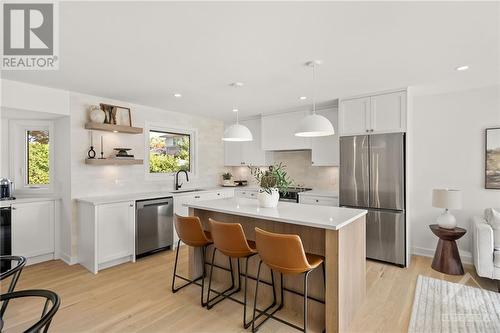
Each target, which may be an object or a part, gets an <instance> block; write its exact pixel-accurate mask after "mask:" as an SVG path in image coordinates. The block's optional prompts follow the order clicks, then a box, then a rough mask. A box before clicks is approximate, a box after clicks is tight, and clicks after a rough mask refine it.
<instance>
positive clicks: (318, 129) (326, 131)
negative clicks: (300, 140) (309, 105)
mask: <svg viewBox="0 0 500 333" xmlns="http://www.w3.org/2000/svg"><path fill="white" fill-rule="evenodd" d="M334 134H335V130H334V129H333V125H332V123H331V122H330V120H328V119H327V118H326V117H323V116H321V115H319V114H316V113H313V114H310V115H308V116H305V117H304V118H302V119H301V120H300V123H299V126H298V127H297V130H296V131H295V136H302V137H317V136H328V135H334Z"/></svg>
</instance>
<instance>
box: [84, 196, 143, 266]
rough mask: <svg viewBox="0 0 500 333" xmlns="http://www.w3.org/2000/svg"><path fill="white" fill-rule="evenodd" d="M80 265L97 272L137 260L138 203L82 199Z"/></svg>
mask: <svg viewBox="0 0 500 333" xmlns="http://www.w3.org/2000/svg"><path fill="white" fill-rule="evenodd" d="M78 215H79V221H78V222H79V242H78V244H79V247H78V259H79V261H80V264H81V265H83V266H84V267H85V268H87V269H88V270H89V271H91V272H93V273H94V274H96V273H97V272H98V271H99V270H101V269H104V268H108V267H111V266H114V265H117V264H121V263H123V262H126V261H135V202H134V201H125V202H116V203H108V204H100V205H92V204H89V203H85V202H80V203H79V207H78Z"/></svg>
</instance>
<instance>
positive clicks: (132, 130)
mask: <svg viewBox="0 0 500 333" xmlns="http://www.w3.org/2000/svg"><path fill="white" fill-rule="evenodd" d="M85 128H86V129H89V130H97V131H107V132H118V133H129V134H141V133H142V128H141V127H132V126H123V125H112V124H100V123H86V124H85Z"/></svg>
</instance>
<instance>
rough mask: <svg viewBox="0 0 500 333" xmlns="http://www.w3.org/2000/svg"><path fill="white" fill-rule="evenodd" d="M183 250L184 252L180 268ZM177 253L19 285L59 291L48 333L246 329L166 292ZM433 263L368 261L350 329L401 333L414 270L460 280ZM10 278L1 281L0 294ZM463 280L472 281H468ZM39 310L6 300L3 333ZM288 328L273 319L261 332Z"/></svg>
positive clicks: (231, 314)
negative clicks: (364, 284)
mask: <svg viewBox="0 0 500 333" xmlns="http://www.w3.org/2000/svg"><path fill="white" fill-rule="evenodd" d="M186 250H187V249H186V248H183V249H182V251H181V263H180V265H181V268H182V271H184V272H185V270H186V267H187V261H186V260H187V251H186ZM174 258H175V257H174V252H171V251H169V252H163V253H160V254H156V255H154V256H150V257H148V258H144V259H142V260H139V261H138V262H137V263H135V264H133V263H127V264H123V265H120V266H117V267H113V268H110V269H107V270H104V271H101V272H100V273H99V274H97V275H93V274H91V273H89V272H88V271H86V270H85V269H84V268H83V267H81V266H79V265H74V266H68V265H66V264H64V263H63V262H61V261H51V262H46V263H42V264H38V265H34V266H29V267H26V268H25V269H24V271H23V273H22V275H21V278H20V280H19V283H18V285H17V288H16V289H17V290H19V289H34V288H42V289H51V290H53V291H55V292H57V293H58V294H59V295H60V296H61V298H62V304H61V307H60V309H59V311H58V313H57V314H56V316H55V319H54V320H53V322H52V326H51V330H50V331H51V332H64V333H70V332H144V333H146V332H148V333H149V332H244V331H245V330H243V329H242V328H241V316H242V306H240V305H238V304H236V303H234V302H232V301H229V300H226V301H224V302H222V303H219V304H218V305H217V306H216V307H214V308H213V309H212V310H210V311H208V310H206V309H204V308H201V307H200V305H199V295H200V294H199V293H200V289H199V287H196V286H191V287H188V288H185V289H183V290H181V291H180V292H178V293H176V294H172V293H171V292H170V282H171V277H172V269H173V261H174ZM430 264H431V259H430V258H424V257H413V261H412V264H411V266H410V267H409V268H407V269H402V268H398V267H395V266H391V265H385V264H381V263H377V262H373V261H367V276H366V281H367V297H366V300H365V302H364V304H363V306H362V307H361V308H360V309H359V311H358V313H357V315H356V317H355V320H354V322H353V323H352V325H351V327H350V330H349V331H350V332H406V330H407V327H408V322H409V318H410V314H411V306H412V302H413V295H414V290H415V284H416V280H417V276H418V275H419V274H420V275H425V276H431V277H435V278H440V279H445V280H449V281H453V282H458V281H460V280H461V279H462V278H463V277H454V276H447V275H444V274H440V273H438V272H435V271H434V270H432V269H431V267H430ZM466 270H467V272H469V273H470V274H471V276H472V277H473V278H474V279H475V280H476V281H477V282H478V283H479V284H480V286H481V287H483V288H485V289H490V290H496V285H495V283H494V282H493V281H490V280H486V279H481V278H478V277H477V275H476V274H475V272H474V270H473V268H472V267H466ZM8 282H10V281H9V280H7V281H4V283H2V286H1V289H2V292H5V290H6V288H7V285H8ZM467 284H468V285H472V286H476V285H475V282H474V281H473V280H472V279H470V280H469V281H468V282H467ZM42 307H43V305H42V304H41V303H38V302H35V301H28V302H27V301H26V300H23V301H15V302H12V303H10V304H9V308H8V310H7V313H6V316H5V327H4V330H3V332H5V333H10V332H20V331H22V330H23V328H24V329H25V328H27V327H29V324H30V323H32V320H33V319H35V320H36V318H38V317H37V316H39V313H40V312H41V308H42ZM292 331H293V330H292V329H291V328H289V327H287V326H284V325H282V324H279V323H277V322H274V321H268V323H266V324H265V325H264V326H263V327H262V328H261V330H260V332H292Z"/></svg>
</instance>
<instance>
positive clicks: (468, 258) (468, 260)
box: [412, 247, 474, 265]
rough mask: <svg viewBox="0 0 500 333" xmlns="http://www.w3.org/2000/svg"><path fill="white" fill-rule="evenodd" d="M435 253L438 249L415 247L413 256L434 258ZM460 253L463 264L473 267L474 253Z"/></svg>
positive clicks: (461, 251) (460, 251)
mask: <svg viewBox="0 0 500 333" xmlns="http://www.w3.org/2000/svg"><path fill="white" fill-rule="evenodd" d="M434 252H436V249H427V248H423V247H413V248H412V254H415V255H418V256H423V257H431V258H432V257H434ZM458 252H459V253H460V259H462V263H464V264H470V265H473V264H474V262H473V260H472V253H471V252H469V251H463V250H458Z"/></svg>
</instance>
